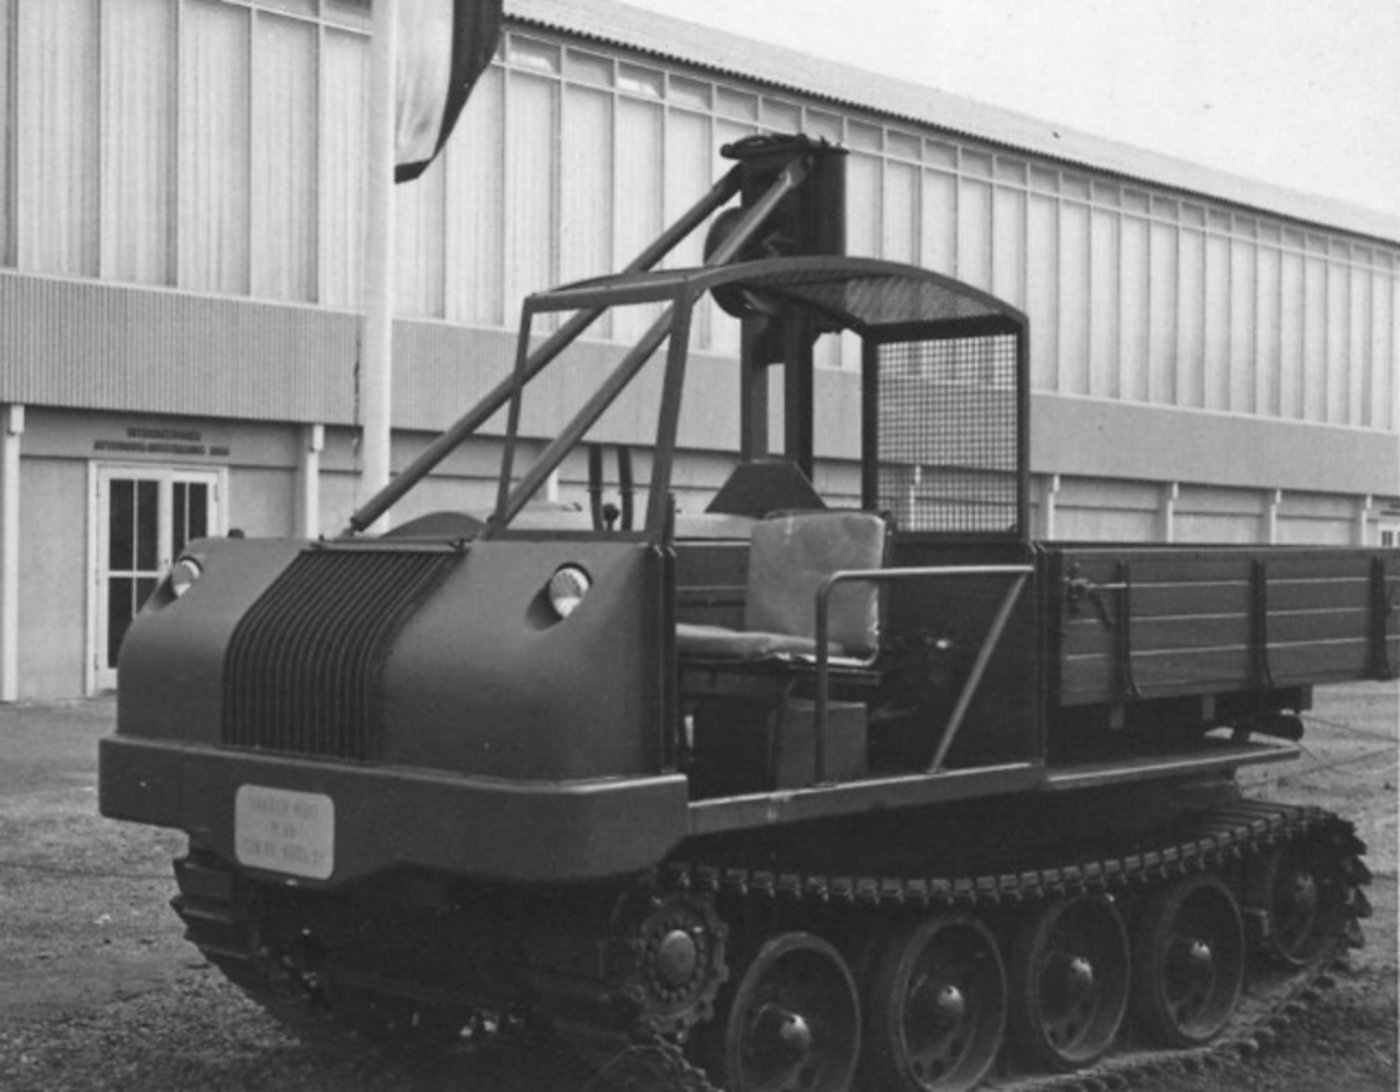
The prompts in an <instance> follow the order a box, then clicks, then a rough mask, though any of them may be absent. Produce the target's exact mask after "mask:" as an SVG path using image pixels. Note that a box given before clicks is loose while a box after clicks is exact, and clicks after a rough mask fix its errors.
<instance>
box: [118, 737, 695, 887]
mask: <svg viewBox="0 0 1400 1092" xmlns="http://www.w3.org/2000/svg"><path fill="white" fill-rule="evenodd" d="M98 771H99V772H98V801H99V808H100V810H101V812H102V814H103V815H104V816H107V817H108V818H110V819H123V820H128V821H131V822H136V823H145V824H149V825H152V826H161V827H172V828H176V829H180V830H183V831H185V832H186V833H187V834H189V835H190V837H191V838H193V839H194V840H195V841H197V842H199V843H200V844H201V845H202V846H204V847H206V848H208V849H210V850H212V851H213V852H214V853H216V854H218V855H219V856H220V857H222V858H224V859H225V860H227V861H229V862H231V863H232V862H235V861H238V860H239V859H240V857H239V853H238V847H237V843H236V837H237V835H236V827H237V823H236V804H235V801H236V798H237V796H238V791H239V789H240V788H242V787H244V786H257V787H258V788H259V789H266V790H272V791H274V792H283V793H288V794H314V795H315V796H317V797H324V798H329V800H330V801H332V802H333V815H334V856H333V861H332V862H331V863H330V867H329V868H328V869H327V875H326V878H324V879H318V878H314V877H311V878H309V877H307V876H305V875H302V876H296V875H292V874H290V873H288V874H283V873H280V872H279V871H277V870H267V869H263V870H261V871H266V872H267V874H268V875H269V876H273V877H278V878H281V879H284V880H294V881H295V882H297V883H301V884H304V885H306V886H326V887H331V886H336V885H339V884H342V883H346V882H350V881H353V880H358V879H363V878H365V877H368V876H371V875H374V874H376V873H380V872H385V871H388V870H390V869H394V868H404V867H407V868H426V869H433V870H439V871H444V872H449V873H455V874H459V875H463V876H470V877H472V878H477V879H483V880H494V881H510V882H522V883H549V882H579V881H586V880H599V879H606V878H610V877H616V876H621V875H626V874H628V873H633V872H637V871H640V870H643V869H646V868H648V867H651V866H652V865H655V864H656V863H658V862H659V861H660V860H661V859H662V858H663V857H665V855H666V854H667V853H668V852H669V851H670V850H672V849H673V848H674V847H675V846H676V845H677V844H678V843H679V842H680V841H681V839H682V838H683V837H685V834H686V831H687V823H688V790H687V783H686V779H685V778H684V777H683V776H682V775H680V774H670V775H659V776H654V777H645V778H617V779H608V780H593V781H564V782H525V781H507V780H498V779H489V778H469V777H460V776H454V775H446V774H436V773H433V772H432V771H428V770H421V769H414V768H405V767H386V766H361V765H354V764H350V763H338V762H325V761H320V760H308V759H301V758H296V757H291V756H287V755H275V756H274V755H266V754H257V753H250V752H246V751H234V750H223V749H215V748H210V747H193V746H186V745H181V744H177V743H171V742H169V741H165V740H147V739H139V738H134V737H130V736H119V735H118V736H109V737H107V738H105V739H103V740H102V741H101V742H100V744H99V767H98ZM252 870H253V871H259V869H257V868H254V869H252Z"/></svg>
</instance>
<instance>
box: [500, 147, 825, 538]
mask: <svg viewBox="0 0 1400 1092" xmlns="http://www.w3.org/2000/svg"><path fill="white" fill-rule="evenodd" d="M806 177H807V167H806V165H805V164H804V163H803V162H802V157H801V156H794V157H793V159H792V161H791V162H789V163H788V165H787V166H786V167H784V168H783V170H782V172H781V173H780V174H779V175H778V177H777V178H776V179H774V181H773V185H772V186H770V187H769V188H768V190H767V192H766V193H764V195H763V196H762V197H760V198H759V199H758V200H757V201H756V202H754V204H753V205H752V206H751V207H750V208H749V209H748V210H747V211H746V212H745V213H744V215H743V216H742V217H740V219H739V222H738V223H737V224H735V225H734V231H733V232H732V233H731V234H730V235H729V236H728V237H727V238H726V239H725V240H724V242H722V243H721V244H720V245H719V246H718V247H716V248H715V251H714V253H713V254H711V255H710V257H709V259H708V260H707V261H706V262H705V265H707V266H715V265H724V264H725V263H727V262H729V261H731V260H732V259H733V258H735V257H736V256H737V255H738V254H739V251H740V250H741V249H742V248H743V245H744V244H745V243H746V242H748V240H749V237H750V236H751V235H753V233H754V232H755V231H757V230H758V228H759V227H760V225H762V223H763V221H764V220H766V219H767V218H768V216H769V214H770V213H772V211H773V210H774V209H775V208H777V206H778V202H779V201H781V200H782V199H783V198H784V197H786V196H787V195H788V194H789V193H791V192H792V191H793V190H794V189H796V188H797V187H798V186H800V185H801V184H802V182H803V180H804V179H805V178H806ZM675 310H676V305H675V304H672V305H671V306H669V307H667V308H666V310H665V311H664V312H662V314H661V316H660V317H659V318H657V320H656V321H655V322H654V323H652V325H651V327H650V328H649V329H648V330H647V332H646V333H645V334H643V335H642V337H641V340H640V341H638V342H637V344H636V345H634V346H633V347H632V349H631V350H630V351H629V352H628V353H627V355H626V356H624V357H623V358H622V360H621V361H620V362H619V363H618V365H617V367H616V368H614V369H613V371H612V374H610V375H609V376H608V377H607V379H606V380H605V381H604V382H603V385H602V386H601V387H599V388H598V390H597V391H596V392H594V395H593V397H592V398H590V399H589V400H588V402H586V403H585V404H584V407H583V408H582V409H581V410H579V412H578V413H577V414H575V415H574V418H573V420H571V421H570V422H569V423H568V424H567V425H565V426H564V428H563V429H562V430H561V431H560V433H559V435H558V436H556V437H555V438H554V440H553V442H551V443H550V444H549V446H548V447H546V448H545V450H544V452H543V453H542V454H541V455H540V457H539V459H538V460H536V462H535V465H534V466H532V467H531V468H530V469H529V470H528V471H527V472H526V473H525V475H524V476H523V477H522V478H521V479H520V481H519V483H518V484H517V485H516V486H515V488H514V489H512V490H510V492H509V494H508V495H507V494H506V489H507V488H508V486H509V480H508V478H509V475H508V474H504V475H502V479H501V492H502V496H501V498H500V500H499V502H498V504H497V508H496V516H495V522H496V523H497V525H498V526H505V525H506V524H508V523H509V522H510V521H511V520H512V519H514V518H515V516H516V514H517V513H518V512H519V511H520V510H521V509H522V508H524V507H525V504H526V502H527V501H528V500H529V499H530V497H531V496H532V495H533V494H534V492H535V490H537V489H538V488H539V487H540V484H541V483H542V482H543V481H544V479H545V478H547V477H548V476H549V474H550V472H551V471H553V470H554V468H555V467H556V466H558V465H559V464H560V463H561V462H563V461H564V456H565V455H567V454H568V453H569V450H570V449H571V448H572V447H573V446H574V445H575V444H576V443H578V442H579V441H580V440H581V439H583V437H584V436H585V435H586V434H587V432H588V430H589V429H590V428H592V427H593V425H594V424H595V423H596V422H597V421H598V419H599V418H600V417H602V416H603V414H604V413H606V412H607V409H608V407H609V406H611V405H612V404H613V402H614V401H615V400H616V399H617V396H618V395H619V394H621V393H622V391H623V390H624V389H625V388H626V387H627V386H628V385H629V384H630V383H631V382H632V380H633V379H635V378H636V377H637V373H638V372H640V371H641V370H642V368H643V366H644V365H645V364H646V362H647V361H648V360H649V359H651V354H652V353H654V352H655V351H656V350H657V348H658V347H660V345H661V343H662V342H663V341H665V340H666V337H667V335H668V333H669V332H670V330H671V324H672V321H673V319H674V316H675ZM600 313H601V311H591V312H584V314H591V315H594V316H596V315H598V314H600ZM530 314H531V309H530V306H529V304H528V302H527V304H526V308H525V315H526V320H527V321H528V319H529V317H530ZM589 321H592V320H591V319H590V320H589ZM686 321H687V323H688V321H689V320H688V319H687V320H686ZM687 329H688V326H687ZM563 332H564V331H563V330H562V329H561V330H560V331H559V333H558V334H556V335H555V336H554V337H552V338H550V340H549V342H548V344H549V345H553V344H554V342H555V341H557V340H558V339H559V336H560V334H562V333H563ZM580 332H581V331H580ZM576 336H577V335H576V334H571V335H570V338H569V340H572V339H573V338H574V337H576ZM563 348H564V346H563V345H560V346H559V349H558V350H556V353H557V352H558V351H560V350H562V349H563ZM687 348H688V346H685V345H681V346H679V349H680V351H682V352H684V351H685V350H686V349H687ZM541 351H543V350H541ZM536 355H538V354H536ZM540 367H543V365H540V366H536V365H535V362H534V357H530V358H529V359H527V360H525V361H524V362H523V365H521V366H519V367H518V368H517V372H516V374H515V375H514V376H513V377H511V378H509V379H507V380H506V381H505V386H506V387H508V388H509V389H508V391H507V394H506V397H507V398H510V399H514V400H515V402H516V404H517V405H518V403H519V400H520V397H521V394H522V392H523V390H524V387H525V384H526V383H528V382H529V381H530V379H531V378H532V377H533V376H534V375H535V374H536V373H537V372H538V371H539V369H540ZM498 389H499V388H498ZM676 397H677V398H679V392H677V393H676ZM502 401H503V402H504V401H505V399H502ZM498 406H499V403H498ZM494 408H498V407H493V409H494ZM512 412H513V413H517V414H518V412H519V411H518V409H514V410H512ZM669 425H670V427H671V428H672V430H673V431H674V425H675V422H674V421H671V422H669ZM674 442H675V438H674V436H672V437H670V438H669V440H668V438H667V437H664V436H663V437H659V438H658V447H666V446H668V445H673V444H674ZM506 443H507V452H508V454H507V458H509V450H510V447H511V445H513V444H514V431H513V430H512V431H511V433H510V434H509V435H507V437H506ZM658 465H664V464H658ZM666 469H667V470H669V467H667V468H666ZM669 488H670V482H669V481H664V482H663V481H657V480H655V478H653V481H652V495H653V496H655V495H657V494H661V495H665V494H666V493H667V491H668V490H669ZM656 514H657V513H656V512H655V511H649V512H648V521H649V522H650V520H651V519H652V518H653V517H654V516H655V515H656ZM648 530H650V531H653V532H655V531H656V530H658V528H656V527H655V526H649V527H648Z"/></svg>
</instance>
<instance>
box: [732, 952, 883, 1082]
mask: <svg viewBox="0 0 1400 1092" xmlns="http://www.w3.org/2000/svg"><path fill="white" fill-rule="evenodd" d="M719 1023H720V1027H721V1028H722V1029H723V1039H722V1043H721V1054H722V1058H721V1059H720V1064H721V1066H722V1069H723V1073H722V1074H720V1075H719V1076H721V1078H722V1080H721V1083H722V1084H723V1086H724V1088H726V1089H727V1090H728V1092H846V1090H847V1089H849V1088H850V1087H851V1084H852V1079H853V1077H854V1075H855V1068H856V1059H857V1057H858V1056H859V1054H860V1002H859V1000H858V998H857V996H856V985H855V980H854V979H853V978H852V977H851V972H850V968H848V967H847V966H846V961H845V960H844V959H842V957H841V954H840V953H839V952H838V951H837V950H836V949H835V948H833V947H832V946H831V945H830V944H828V943H827V942H826V941H824V940H822V939H821V938H820V937H817V936H813V935H812V934H811V933H781V934H779V935H777V936H775V937H772V938H771V939H769V940H768V941H766V942H765V943H764V944H763V945H762V947H760V948H759V950H758V953H757V954H756V955H755V956H754V958H753V959H752V961H751V962H750V963H749V965H748V967H747V968H746V969H745V971H744V973H743V976H742V977H741V978H740V979H739V982H738V985H737V986H736V987H735V989H734V992H733V995H732V996H731V998H730V999H729V1003H728V1005H727V1006H725V1008H724V1010H723V1011H722V1013H721V1016H720V1021H719Z"/></svg>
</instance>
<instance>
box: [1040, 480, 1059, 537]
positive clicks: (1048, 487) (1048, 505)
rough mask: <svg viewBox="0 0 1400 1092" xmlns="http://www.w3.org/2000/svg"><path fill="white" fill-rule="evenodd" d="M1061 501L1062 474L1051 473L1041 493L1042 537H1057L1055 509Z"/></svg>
mask: <svg viewBox="0 0 1400 1092" xmlns="http://www.w3.org/2000/svg"><path fill="white" fill-rule="evenodd" d="M1059 503H1060V476H1059V475H1058V474H1051V475H1050V477H1048V478H1046V479H1045V487H1044V488H1043V489H1042V490H1041V494H1040V537H1041V538H1043V539H1052V538H1054V537H1055V510H1056V508H1057V507H1058V506H1059Z"/></svg>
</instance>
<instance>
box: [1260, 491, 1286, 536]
mask: <svg viewBox="0 0 1400 1092" xmlns="http://www.w3.org/2000/svg"><path fill="white" fill-rule="evenodd" d="M1282 507H1283V490H1282V489H1275V490H1274V491H1273V494H1272V495H1271V496H1270V497H1269V506H1268V508H1267V510H1266V511H1265V513H1264V541H1265V542H1267V543H1268V544H1269V545H1270V546H1274V545H1277V543H1278V512H1279V509H1280V508H1282Z"/></svg>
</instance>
